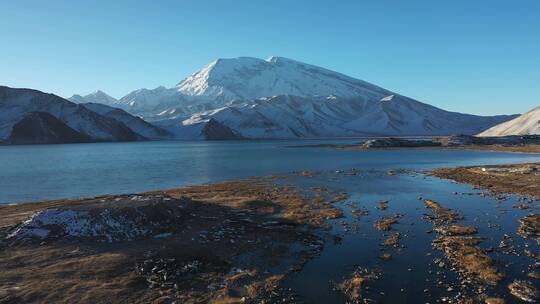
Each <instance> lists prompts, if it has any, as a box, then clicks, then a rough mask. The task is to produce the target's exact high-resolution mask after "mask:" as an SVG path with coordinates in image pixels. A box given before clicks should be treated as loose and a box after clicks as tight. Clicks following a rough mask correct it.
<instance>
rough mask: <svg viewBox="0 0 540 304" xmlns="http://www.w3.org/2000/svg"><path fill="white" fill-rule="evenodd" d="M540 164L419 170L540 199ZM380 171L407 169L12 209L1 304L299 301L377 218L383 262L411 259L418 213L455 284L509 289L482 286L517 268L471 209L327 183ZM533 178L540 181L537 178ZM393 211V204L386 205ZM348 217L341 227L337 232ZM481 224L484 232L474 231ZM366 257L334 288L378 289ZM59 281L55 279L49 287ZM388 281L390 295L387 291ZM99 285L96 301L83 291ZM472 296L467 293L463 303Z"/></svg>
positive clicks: (0, 246)
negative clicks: (318, 269) (321, 265)
mask: <svg viewBox="0 0 540 304" xmlns="http://www.w3.org/2000/svg"><path fill="white" fill-rule="evenodd" d="M483 169H485V170H483ZM539 172H540V163H529V164H517V165H492V166H471V167H458V168H440V169H434V170H431V171H429V172H425V173H422V174H421V175H424V176H425V175H430V176H434V177H437V178H441V179H451V180H455V181H458V182H462V183H468V184H473V185H476V186H480V187H484V188H486V189H488V190H490V191H491V192H493V194H495V199H497V200H498V199H499V197H501V199H503V200H508V199H509V196H506V195H501V192H505V193H509V192H513V193H519V192H517V191H518V190H520V189H525V188H526V189H529V190H530V189H533V190H534V192H527V193H520V194H525V195H528V196H532V195H533V194H534V195H535V197H536V198H537V199H538V198H540V174H537V173H539ZM416 173H418V172H416ZM369 176H373V177H375V178H385V179H389V180H394V179H398V180H399V179H401V178H402V177H403V178H405V176H407V173H406V172H404V173H399V172H397V171H388V172H386V171H381V172H370V171H364V170H361V169H359V170H357V169H354V168H353V169H350V170H335V171H328V172H311V171H296V172H293V173H291V175H290V176H268V177H254V178H246V179H241V180H233V181H227V182H221V183H212V184H203V185H194V186H187V187H182V188H173V189H166V190H157V191H148V192H143V193H137V194H122V195H102V196H97V197H94V198H86V199H76V200H53V201H39V202H33V203H26V204H18V205H4V206H0V268H2V269H3V270H4V271H3V272H1V273H0V286H3V287H2V288H0V303H4V302H6V303H9V302H10V301H11V302H13V301H15V302H36V301H47V302H66V301H71V302H100V301H110V299H115V301H119V302H120V301H121V302H130V303H148V302H156V303H172V302H173V301H178V302H182V303H239V302H245V301H246V299H247V302H248V303H251V302H258V301H259V302H260V301H261V300H263V299H264V300H272V301H274V302H276V301H277V302H283V301H284V299H285V301H291V302H293V301H294V300H296V298H295V295H294V294H291V293H290V291H289V289H288V288H287V285H286V283H285V282H286V281H287V279H288V278H291V277H294V276H295V274H297V273H300V272H302V270H303V268H304V265H306V263H307V262H308V261H312V260H314V259H315V258H316V257H319V256H320V254H321V252H322V251H323V250H324V249H325V248H326V247H327V246H339V244H341V242H343V241H344V240H346V239H347V238H345V236H348V235H349V236H351V235H355V234H356V233H358V231H360V233H361V234H363V233H366V232H367V231H366V230H365V229H366V225H367V226H373V227H374V228H373V229H376V231H377V232H376V233H375V234H373V236H376V237H377V238H380V242H379V245H377V244H375V248H376V250H380V253H379V254H377V255H376V259H377V260H378V261H380V262H379V263H383V264H384V263H390V261H391V260H393V259H397V260H401V259H403V256H402V255H401V254H402V251H406V250H407V249H406V248H407V246H405V244H407V242H409V241H410V239H409V237H410V236H409V232H408V228H406V227H407V226H404V225H408V223H409V222H410V221H411V220H413V222H411V223H416V224H417V225H422V224H421V223H420V222H417V221H418V219H420V218H421V219H422V221H427V222H429V223H430V226H431V225H432V228H431V229H432V230H430V231H428V232H426V234H425V237H428V238H429V235H433V240H432V250H433V254H434V255H436V254H438V253H440V254H442V256H441V257H438V258H434V259H433V263H432V264H430V266H429V267H430V269H433V270H437V269H447V267H448V266H446V265H453V266H454V267H455V269H447V270H448V271H457V273H458V274H459V276H460V278H462V279H466V280H469V281H470V282H473V283H470V284H468V285H467V286H466V287H463V286H461V287H460V285H459V284H457V285H452V283H448V284H450V285H448V286H450V287H452V288H455V289H457V288H462V289H463V291H465V293H467V294H469V295H470V296H472V295H474V296H475V297H477V298H484V297H486V296H487V295H492V294H500V292H502V290H503V289H502V287H501V285H500V284H499V285H498V286H499V289H497V290H496V291H497V292H495V293H492V291H493V290H490V291H485V290H484V291H482V292H478V293H477V292H475V291H474V290H478V286H484V287H485V286H490V285H493V284H498V283H497V282H499V281H501V280H502V279H503V275H502V273H503V272H504V270H505V269H506V267H502V266H501V265H500V264H498V263H497V256H495V255H493V254H492V252H491V251H487V250H484V249H483V248H482V247H480V246H478V245H479V244H480V243H481V242H484V238H483V237H482V234H483V235H484V236H485V233H487V231H486V230H485V229H486V228H485V227H482V228H480V226H479V225H480V223H475V222H472V223H471V222H462V220H463V219H464V218H466V217H467V216H468V214H466V213H462V212H460V211H461V210H460V208H457V209H454V208H456V207H455V206H453V205H452V204H449V203H448V201H444V200H443V201H442V203H437V202H436V201H433V200H431V198H430V197H425V198H424V197H422V196H419V197H418V199H417V198H416V196H415V194H413V196H414V197H413V198H412V201H410V203H416V202H418V201H419V202H420V203H421V204H423V205H425V208H427V210H428V211H429V212H428V214H426V213H425V212H424V211H421V210H420V209H419V208H416V209H414V210H415V211H413V210H410V211H408V212H407V213H401V211H403V210H399V209H394V208H398V205H399V204H400V202H399V201H397V200H396V201H394V200H393V199H390V200H379V201H376V202H371V203H372V204H373V205H372V206H370V207H366V206H361V205H358V203H356V202H354V201H355V199H352V200H351V201H349V195H354V194H355V192H349V193H346V192H341V191H337V190H334V189H331V188H329V187H327V185H328V181H331V180H335V179H336V178H343V179H344V180H348V179H351V180H352V181H356V182H358V181H361V180H364V178H365V177H369ZM400 176H402V177H400ZM486 176H487V178H486ZM288 178H293V180H294V179H297V178H301V179H304V180H318V181H319V184H312V185H311V186H298V185H292V184H290V182H291V180H289V179H288ZM356 178H358V180H357V179H356ZM396 181H397V180H396ZM494 181H499V183H496V182H494ZM508 181H511V182H512V183H508ZM321 183H322V184H321ZM525 183H528V184H529V185H532V186H536V185H538V186H537V187H532V188H530V187H529V188H527V187H524V185H525ZM353 185H354V183H353ZM489 185H491V186H489ZM504 190H506V191H504ZM381 194H383V195H384V191H383V192H381ZM420 194H421V193H418V195H420ZM455 194H456V193H448V195H452V196H453V195H455ZM461 194H462V195H463V196H464V197H467V196H468V193H465V192H463V193H461ZM477 194H482V195H483V193H477ZM351 198H352V196H351ZM449 199H451V198H449ZM521 199H524V200H523V201H521ZM518 201H519V202H520V205H515V207H514V208H515V210H516V211H519V212H528V213H529V215H527V216H525V217H523V218H521V219H520V223H522V224H521V226H520V227H522V228H520V232H519V234H520V235H521V236H522V237H524V238H525V237H526V238H530V239H532V240H534V239H535V238H536V239H537V240H539V241H540V233H539V232H538V230H537V229H536V228H535V227H537V226H538V225H537V224H538V223H537V221H538V220H539V219H540V217H539V216H538V215H531V214H530V213H531V212H530V211H533V210H536V209H537V206H535V204H533V203H534V201H533V200H532V199H530V198H526V197H524V198H520V200H518ZM388 208H389V209H390V211H385V210H386V209H388ZM495 208H498V207H495ZM529 208H530V209H529ZM517 209H521V210H517ZM523 209H529V211H527V210H523ZM501 212H503V210H501ZM409 216H414V218H409ZM420 216H421V217H420ZM359 225H363V228H359V227H360V226H359ZM467 225H473V226H467ZM535 225H536V226H535ZM336 226H340V227H341V228H338V230H336ZM392 226H394V227H392ZM539 227H540V226H539ZM340 229H341V230H340ZM362 231H363V232H362ZM478 231H480V233H482V234H481V235H480V236H475V234H476V233H477V232H478ZM424 232H425V231H421V233H424ZM511 232H512V231H510V230H508V231H506V230H505V233H511ZM470 241H474V242H473V243H470ZM336 244H338V245H336ZM402 244H403V246H402ZM539 244H540V243H539ZM501 250H506V249H501ZM469 252H474V253H475V258H474V259H472V260H469V261H468V262H463V257H464V256H466V255H467V254H468V253H469ZM503 252H506V251H503ZM508 252H509V251H508ZM430 255H431V252H430ZM443 258H444V260H442V259H443ZM531 258H534V256H531ZM538 258H540V256H539V257H538ZM21 261H24V263H21ZM332 262H333V263H334V261H332ZM349 262H350V261H349ZM403 262H404V263H407V262H409V263H410V261H406V260H404V261H403ZM361 263H364V264H365V263H367V260H365V261H361ZM439 265H444V266H439ZM479 265H480V266H479ZM481 265H483V266H481ZM365 266H366V267H370V269H369V271H368V270H367V268H366V269H360V268H359V269H357V270H355V271H354V272H353V273H352V274H351V275H352V277H351V278H350V279H346V277H345V278H344V279H345V280H344V281H343V282H342V283H340V284H337V285H336V290H337V291H339V292H341V293H343V294H344V295H345V297H347V298H349V299H351V300H355V299H357V295H356V293H357V291H359V290H362V292H367V290H364V289H363V288H364V287H363V285H362V284H360V285H356V283H358V281H363V280H366V282H367V284H368V285H370V284H376V281H377V280H379V274H377V271H378V270H377V263H375V264H366V265H365ZM431 267H433V268H431ZM482 267H485V270H481V268H482ZM456 269H457V270H456ZM482 269H483V268H482ZM501 270H503V272H499V271H501ZM531 271H532V270H531ZM531 273H533V275H534V274H535V273H536V272H531ZM388 274H392V272H391V271H390V272H388ZM96 278H98V279H96ZM441 279H443V278H441ZM486 282H487V283H486ZM50 284H54V285H55V286H56V287H57V288H55V290H52V291H51V290H50ZM284 284H285V285H284ZM485 284H487V285H485ZM503 284H506V283H503ZM427 285H428V286H431V285H429V284H427ZM503 286H504V285H503ZM484 287H482V288H484ZM505 288H506V287H505ZM460 290H461V289H460ZM380 291H385V289H384V287H383V288H382V289H380ZM402 292H403V290H402ZM89 293H91V294H92V295H93V298H92V299H88V298H85V295H86V294H89ZM372 295H373V296H375V295H376V293H374V294H372ZM463 297H465V295H464V294H463V295H457V296H456V300H458V301H459V300H463V299H465V298H463ZM433 299H434V300H435V299H436V298H433ZM272 301H270V302H272Z"/></svg>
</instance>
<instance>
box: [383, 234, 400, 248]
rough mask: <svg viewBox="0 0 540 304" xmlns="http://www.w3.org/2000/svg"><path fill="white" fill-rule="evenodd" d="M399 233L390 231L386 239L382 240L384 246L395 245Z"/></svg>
mask: <svg viewBox="0 0 540 304" xmlns="http://www.w3.org/2000/svg"><path fill="white" fill-rule="evenodd" d="M400 239H401V234H400V233H399V232H395V233H392V234H391V235H390V236H389V237H388V238H387V239H386V240H384V243H383V244H384V245H385V246H391V247H397V245H398V243H399V240H400Z"/></svg>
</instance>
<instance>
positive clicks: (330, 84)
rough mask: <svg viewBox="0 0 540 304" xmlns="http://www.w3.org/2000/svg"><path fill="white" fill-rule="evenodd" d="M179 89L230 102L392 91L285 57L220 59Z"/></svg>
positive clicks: (379, 94) (376, 95) (372, 94)
mask: <svg viewBox="0 0 540 304" xmlns="http://www.w3.org/2000/svg"><path fill="white" fill-rule="evenodd" d="M176 88H177V89H178V91H179V92H181V93H183V94H186V95H189V96H205V97H211V98H214V99H225V100H228V101H230V100H234V99H256V98H261V97H271V96H276V95H294V96H301V97H308V96H329V95H336V96H341V97H356V96H364V97H366V98H374V99H381V98H382V97H384V96H387V95H391V94H392V93H391V92H390V91H387V90H384V89H382V88H380V87H377V86H375V85H372V84H370V83H367V82H365V81H362V80H358V79H355V78H352V77H349V76H346V75H343V74H340V73H337V72H333V71H330V70H327V69H324V68H321V67H317V66H314V65H310V64H306V63H302V62H298V61H295V60H292V59H287V58H283V57H270V58H269V59H267V60H262V59H258V58H251V57H240V58H233V59H218V60H216V61H214V62H212V63H210V64H209V65H207V66H206V67H204V68H203V69H202V70H200V71H199V72H197V73H195V74H193V75H191V76H189V77H188V78H186V79H185V80H183V81H182V82H180V83H179V84H178V85H177V86H176Z"/></svg>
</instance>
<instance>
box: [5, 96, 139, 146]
mask: <svg viewBox="0 0 540 304" xmlns="http://www.w3.org/2000/svg"><path fill="white" fill-rule="evenodd" d="M34 112H40V114H38V115H30V116H28V115H29V114H30V113H34ZM43 113H47V114H49V115H51V116H53V117H54V118H55V119H56V120H53V119H51V118H50V117H49V116H48V115H44V114H43ZM25 118H26V120H25V121H23V122H22V124H19V125H18V126H17V130H16V131H17V132H22V133H16V134H14V136H13V139H17V138H18V136H20V135H22V134H23V133H25V132H27V131H29V132H30V131H31V132H30V133H28V134H29V135H31V136H30V137H29V138H30V139H32V136H36V138H35V139H36V140H37V141H40V140H39V138H40V136H43V137H42V138H43V139H46V138H51V139H54V138H55V136H54V135H53V133H54V131H60V130H63V131H62V132H60V133H56V134H57V136H56V139H54V141H55V142H58V141H59V142H62V141H63V139H61V138H60V137H59V136H60V135H62V134H64V135H70V137H69V138H66V139H65V141H68V142H70V141H71V140H72V137H71V135H74V134H72V133H70V131H68V130H69V129H71V130H74V131H76V132H77V133H79V134H82V135H84V136H85V137H87V138H89V139H90V140H89V141H136V140H144V139H145V137H144V136H142V135H140V134H138V133H136V132H135V131H133V130H132V129H130V128H129V127H127V126H126V125H125V124H124V123H122V122H120V121H118V120H116V119H113V118H109V117H106V116H103V115H100V114H98V113H96V112H93V111H91V110H89V109H87V108H85V107H84V106H82V105H77V104H74V103H72V102H70V101H67V100H65V99H63V98H61V97H58V96H56V95H53V94H46V93H43V92H40V91H36V90H31V89H14V88H9V87H2V86H0V139H7V138H10V137H12V136H11V135H12V133H13V130H14V127H15V126H16V125H17V124H18V123H19V122H21V121H22V120H23V119H25ZM32 119H37V121H36V122H35V123H34V122H32ZM59 122H60V123H62V124H63V125H65V126H67V127H69V129H67V128H65V127H62V126H61V125H60V124H59ZM39 126H43V127H44V128H45V130H43V132H42V133H40V132H38V130H37V129H36V128H38V127H39ZM25 130H26V131H25ZM23 131H24V132H23ZM51 136H52V137H51ZM73 138H79V137H77V136H75V137H73Z"/></svg>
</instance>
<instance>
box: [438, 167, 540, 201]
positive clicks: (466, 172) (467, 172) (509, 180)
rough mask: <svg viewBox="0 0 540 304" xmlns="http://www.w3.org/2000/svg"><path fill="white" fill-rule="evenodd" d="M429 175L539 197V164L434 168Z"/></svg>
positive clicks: (491, 189)
mask: <svg viewBox="0 0 540 304" xmlns="http://www.w3.org/2000/svg"><path fill="white" fill-rule="evenodd" d="M430 174H431V175H434V176H437V177H440V178H446V179H451V180H455V181H457V182H460V183H468V184H472V185H476V186H480V187H484V188H488V189H489V190H490V191H492V192H507V193H517V194H523V195H530V196H533V197H536V198H540V164H539V163H530V164H516V165H497V166H482V167H480V166H475V167H458V168H442V169H435V170H433V171H431V172H430Z"/></svg>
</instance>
